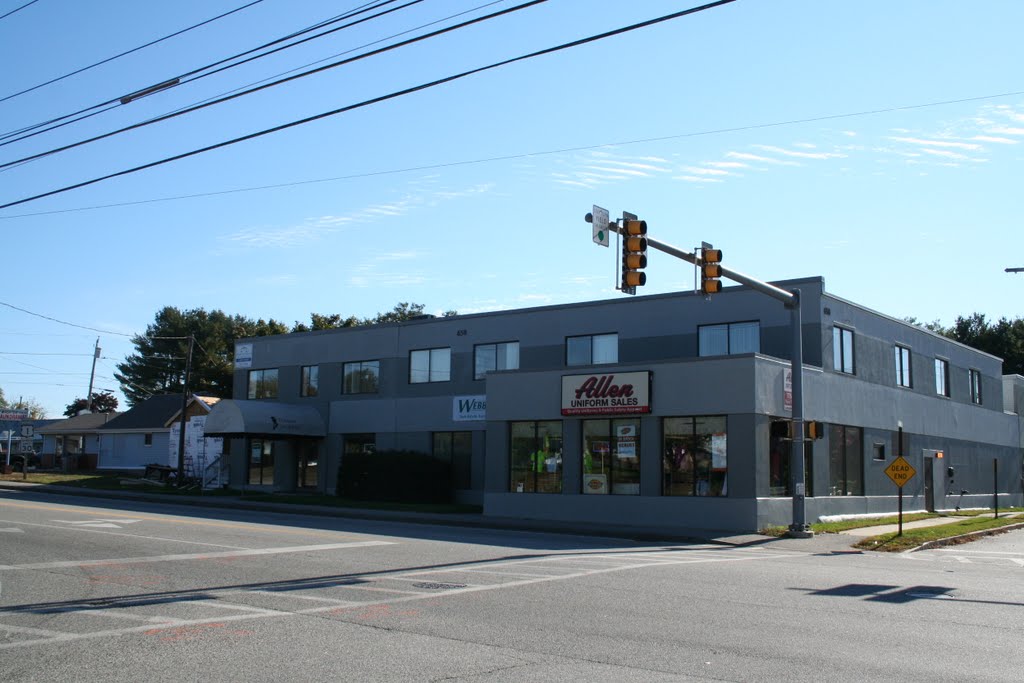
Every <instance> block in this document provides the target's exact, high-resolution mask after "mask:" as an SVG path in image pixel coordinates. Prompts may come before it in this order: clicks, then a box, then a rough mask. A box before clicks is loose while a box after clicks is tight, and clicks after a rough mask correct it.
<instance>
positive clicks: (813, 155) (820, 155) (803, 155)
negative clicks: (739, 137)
mask: <svg viewBox="0 0 1024 683" xmlns="http://www.w3.org/2000/svg"><path fill="white" fill-rule="evenodd" d="M754 147H756V148H757V149H760V150H763V151H765V152H774V153H775V154H782V155H783V156H787V157H796V158H798V159H842V158H844V157H846V155H845V154H841V153H839V152H797V151H795V150H792V149H786V148H784V147H775V146H773V145H754Z"/></svg>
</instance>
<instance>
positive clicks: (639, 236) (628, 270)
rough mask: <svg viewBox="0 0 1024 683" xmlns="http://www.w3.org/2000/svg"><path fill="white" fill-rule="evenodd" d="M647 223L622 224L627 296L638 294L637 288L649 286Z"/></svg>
mask: <svg viewBox="0 0 1024 683" xmlns="http://www.w3.org/2000/svg"><path fill="white" fill-rule="evenodd" d="M646 234H647V221H638V220H625V221H623V222H622V283H621V289H622V291H623V292H625V293H627V294H636V288H637V287H642V286H643V285H645V284H647V273H645V272H643V269H644V268H646V267H647V238H646V237H644V235H646Z"/></svg>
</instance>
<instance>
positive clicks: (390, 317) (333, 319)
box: [292, 301, 458, 332]
mask: <svg viewBox="0 0 1024 683" xmlns="http://www.w3.org/2000/svg"><path fill="white" fill-rule="evenodd" d="M423 308H424V307H423V304H410V303H407V302H404V301H403V302H401V303H399V304H396V305H395V307H394V308H392V309H391V310H390V311H386V312H384V313H378V314H377V315H375V316H374V317H372V318H357V317H355V316H354V315H352V316H349V317H347V318H343V317H342V316H341V315H340V314H338V313H335V314H333V315H322V314H320V313H310V316H309V317H310V323H309V325H307V324H305V323H300V322H296V323H295V325H294V326H292V332H311V331H313V330H333V329H337V328H343V327H361V326H363V325H379V324H381V323H400V322H404V321H406V320H412V319H413V318H416V317H419V316H421V315H423ZM443 315H444V317H446V318H450V317H451V316H453V315H458V313H457V312H456V311H445V312H444V314H443Z"/></svg>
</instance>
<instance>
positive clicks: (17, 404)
mask: <svg viewBox="0 0 1024 683" xmlns="http://www.w3.org/2000/svg"><path fill="white" fill-rule="evenodd" d="M0 408H12V409H14V410H27V411H28V416H29V418H30V419H32V420H41V419H42V418H44V417H46V408H44V407H43V404H41V403H40V402H39V401H37V400H35V399H34V398H32V397H29V398H19V399H18V400H17V401H13V402H8V401H7V399H6V398H5V397H4V390H3V388H0Z"/></svg>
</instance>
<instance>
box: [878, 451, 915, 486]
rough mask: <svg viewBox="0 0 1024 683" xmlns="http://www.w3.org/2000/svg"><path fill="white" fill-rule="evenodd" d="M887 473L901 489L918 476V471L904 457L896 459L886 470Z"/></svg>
mask: <svg viewBox="0 0 1024 683" xmlns="http://www.w3.org/2000/svg"><path fill="white" fill-rule="evenodd" d="M885 473H886V474H887V475H889V478H890V479H892V483H894V484H896V485H897V486H899V487H900V488H903V485H904V484H906V483H907V482H908V481H910V480H911V479H913V478H914V475H915V474H917V470H915V469H914V468H913V466H912V465H911V464H910V463H909V462H907V461H906V460H905V459H904V458H903V456H902V455H901V456H900V457H898V458H896V459H895V460H893V461H892V464H891V465H889V466H888V467H886V468H885Z"/></svg>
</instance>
